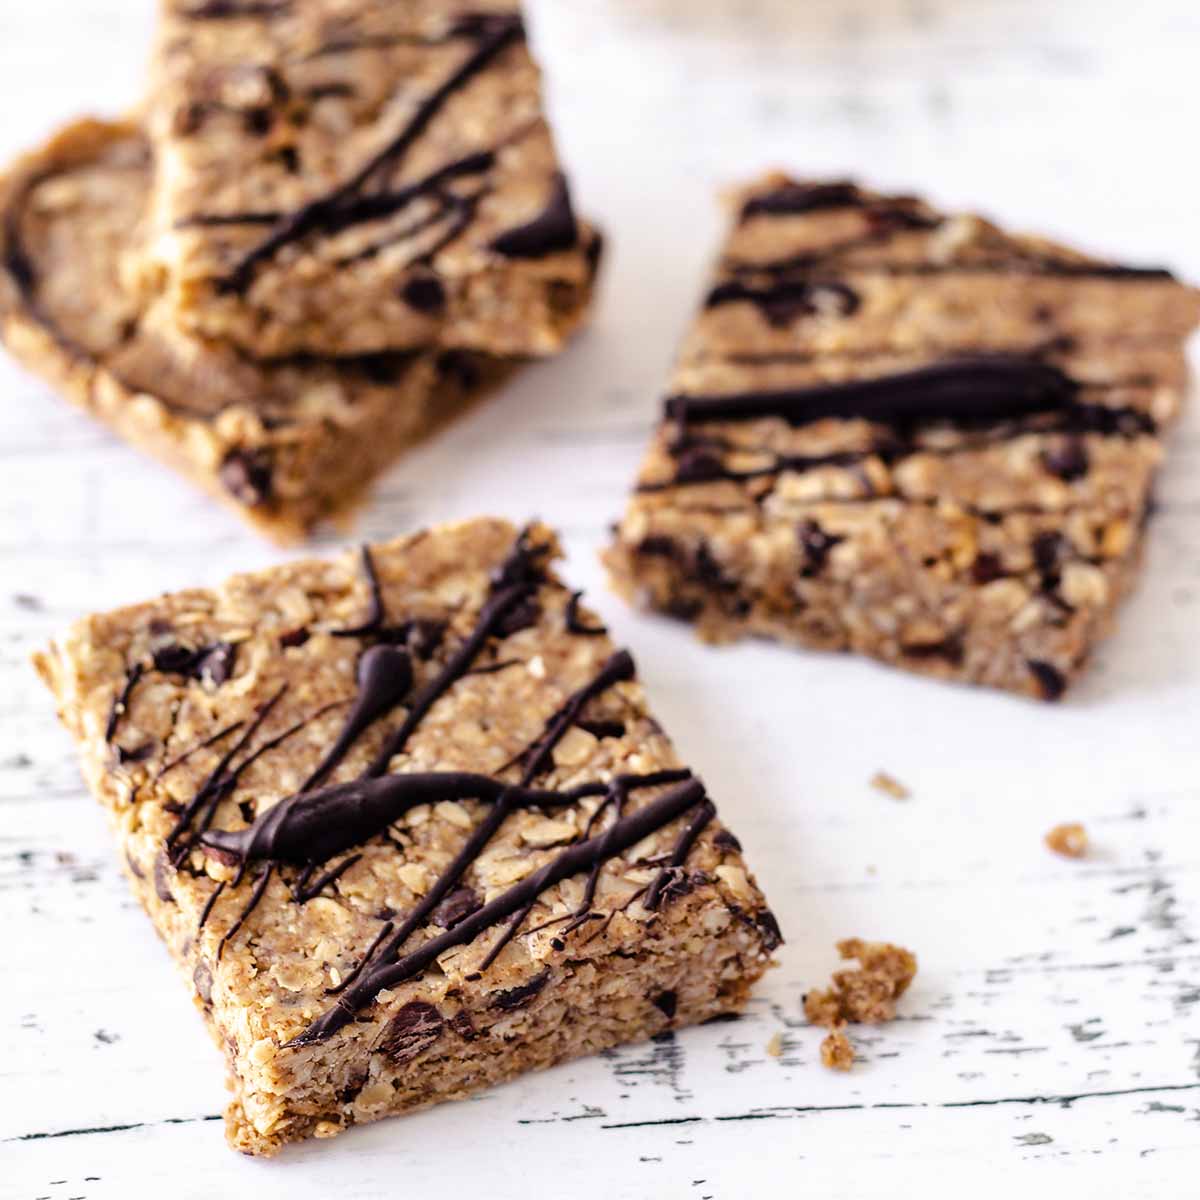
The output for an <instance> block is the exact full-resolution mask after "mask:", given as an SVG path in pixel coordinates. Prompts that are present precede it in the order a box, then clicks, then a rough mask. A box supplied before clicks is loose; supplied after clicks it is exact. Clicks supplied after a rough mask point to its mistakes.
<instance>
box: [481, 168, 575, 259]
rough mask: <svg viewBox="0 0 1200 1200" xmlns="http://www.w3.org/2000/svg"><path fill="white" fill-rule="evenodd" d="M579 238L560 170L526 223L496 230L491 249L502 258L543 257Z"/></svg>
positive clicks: (570, 245)
mask: <svg viewBox="0 0 1200 1200" xmlns="http://www.w3.org/2000/svg"><path fill="white" fill-rule="evenodd" d="M578 241H579V224H578V222H577V221H576V220H575V211H574V209H573V208H572V207H571V191H570V188H569V187H568V186H567V177H566V176H565V175H563V174H562V172H561V171H560V172H559V173H557V174H556V175H555V176H554V181H553V183H552V185H551V190H550V199H549V200H547V201H546V207H545V208H543V209H542V211H541V212H540V213H538V215H537V216H536V217H534V218H533V220H532V221H530V222H528V224H525V225H520V226H518V227H517V228H516V229H510V230H508V231H507V232H506V233H502V234H500V236H499V237H497V238H496V239H495V240H494V241H493V242H492V249H493V250H495V251H496V252H497V253H498V254H503V255H504V256H505V258H545V257H546V255H548V254H554V253H555V252H557V251H559V250H570V249H571V248H572V247H573V246H574V245H575V244H576V242H578Z"/></svg>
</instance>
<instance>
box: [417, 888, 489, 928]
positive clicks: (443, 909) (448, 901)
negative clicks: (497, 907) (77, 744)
mask: <svg viewBox="0 0 1200 1200" xmlns="http://www.w3.org/2000/svg"><path fill="white" fill-rule="evenodd" d="M482 904H483V901H482V900H480V898H479V897H478V896H477V895H476V894H475V892H474V890H473V889H472V888H469V887H460V888H456V889H455V890H454V891H452V892H451V893H450V894H449V895H448V896H447V897H446V898H445V899H444V900H443V901H442V902H441V904H439V905H438V906H437V908H435V909H434V910H433V912H432V913H431V914H430V917H429V919H430V920H431V921H432V922H433V924H435V925H437V926H438V927H439V928H441V929H453V928H454V926H455V925H457V924H458V923H459V922H460V921H462V920H465V919H466V918H467V917H469V916H470V915H471V914H472V913H473V912H475V911H476V910H478V909H479V908H480V907H481V906H482Z"/></svg>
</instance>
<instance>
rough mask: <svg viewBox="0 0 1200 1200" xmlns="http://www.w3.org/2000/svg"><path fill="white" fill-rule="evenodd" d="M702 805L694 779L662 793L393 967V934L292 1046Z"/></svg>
mask: <svg viewBox="0 0 1200 1200" xmlns="http://www.w3.org/2000/svg"><path fill="white" fill-rule="evenodd" d="M703 802H704V787H703V785H702V784H701V783H700V782H699V780H696V779H689V780H687V781H686V782H684V783H681V784H679V785H677V786H676V787H673V788H671V789H670V790H669V791H666V792H663V793H662V794H661V795H659V796H656V797H655V798H654V799H653V800H650V801H649V802H648V803H646V804H645V805H643V806H642V807H641V808H639V809H637V810H636V811H634V812H632V813H629V814H627V815H625V816H623V817H621V818H620V820H618V821H617V822H615V824H614V825H612V826H611V827H610V828H609V829H607V830H605V831H604V833H602V834H598V835H596V836H595V837H591V838H588V839H587V840H586V841H582V842H576V843H573V844H572V845H569V846H566V847H564V848H563V849H562V850H560V851H559V852H558V853H557V854H556V855H555V856H554V857H553V858H551V859H550V860H549V861H548V862H547V863H545V864H544V865H543V866H542V867H539V868H538V869H537V870H536V871H534V872H532V874H530V875H527V876H526V877H525V878H524V879H522V880H520V881H519V882H518V883H515V884H513V886H512V887H510V888H508V889H507V890H505V891H504V892H502V893H501V894H500V895H499V896H496V897H495V898H493V899H492V900H490V901H489V902H488V903H487V904H484V905H483V906H482V907H481V908H479V909H477V910H476V911H475V912H474V913H472V914H471V915H470V916H469V917H465V918H464V919H463V920H462V921H460V922H459V923H458V924H457V925H455V926H453V928H451V929H447V930H445V931H443V932H442V933H440V934H437V935H435V936H434V937H431V938H429V939H428V940H427V941H425V942H424V943H422V944H421V945H420V946H419V947H418V948H417V949H415V950H413V951H412V952H410V953H409V954H406V955H404V956H403V957H401V958H398V959H396V960H395V961H394V962H388V961H387V959H388V955H387V954H386V952H385V951H386V948H387V946H390V945H392V944H393V943H397V940H398V939H397V935H396V934H393V936H392V937H391V938H390V939H389V940H388V943H387V946H385V947H383V948H381V949H380V951H379V952H377V955H376V963H375V965H374V966H373V967H370V968H368V969H367V970H366V971H365V972H363V974H362V976H361V978H360V979H359V980H358V981H357V982H356V983H355V984H354V986H353V987H351V988H349V989H347V990H346V991H345V992H344V993H343V994H342V995H341V996H340V997H339V999H338V1001H337V1003H336V1004H335V1005H334V1006H333V1007H332V1008H330V1009H329V1010H328V1011H327V1012H326V1013H325V1014H324V1015H323V1016H321V1017H319V1018H318V1019H317V1020H316V1021H314V1022H313V1023H312V1025H310V1026H309V1028H308V1029H306V1030H305V1031H304V1033H302V1034H301V1035H300V1036H299V1037H297V1038H294V1039H293V1040H292V1041H291V1042H289V1043H288V1045H289V1046H292V1047H296V1046H306V1045H311V1044H313V1043H315V1042H320V1041H324V1040H325V1039H326V1038H329V1037H332V1036H333V1035H334V1034H335V1033H337V1032H338V1031H339V1030H340V1029H343V1028H345V1026H346V1025H348V1024H349V1023H350V1022H351V1021H352V1020H353V1019H354V1016H355V1014H356V1013H357V1012H358V1011H359V1009H360V1008H362V1007H364V1006H365V1005H366V1004H369V1003H370V1002H371V1000H373V999H374V997H375V995H376V994H377V993H378V992H380V991H381V990H382V989H384V988H389V987H395V986H396V985H397V984H400V983H403V982H404V981H405V980H406V979H411V978H413V976H415V975H418V974H420V973H421V972H422V971H424V970H425V968H426V967H428V966H429V965H430V964H431V963H433V962H434V961H435V960H436V959H437V958H438V956H439V955H441V954H443V953H445V951H447V950H450V949H453V948H454V947H455V946H464V945H467V944H468V943H470V942H473V941H474V940H475V939H476V938H477V937H478V936H479V935H480V934H481V933H484V932H485V931H486V930H488V929H490V928H491V927H492V926H493V925H497V924H499V923H500V922H501V921H504V920H506V919H507V918H509V917H511V916H514V915H515V914H516V913H518V912H521V911H523V910H525V909H526V908H527V906H529V905H530V903H531V902H533V901H536V900H537V898H538V897H539V896H540V895H541V894H542V893H543V892H544V891H546V890H547V889H548V888H551V887H553V886H555V884H558V883H561V882H562V881H563V880H565V879H570V878H571V876H573V875H578V874H581V873H583V872H584V871H590V870H591V869H592V867H594V866H595V865H596V863H598V862H605V861H607V860H609V859H611V858H613V857H615V856H616V855H618V854H621V853H622V852H623V851H625V850H628V849H629V848H630V847H632V846H635V845H637V843H638V842H640V841H641V840H642V838H644V837H648V836H649V835H650V834H652V833H656V832H657V831H658V830H660V829H662V828H663V827H664V826H666V825H669V824H670V823H671V822H672V821H674V820H676V819H677V818H678V817H680V816H682V815H683V814H684V813H686V812H687V811H688V810H689V809H692V808H694V807H696V805H698V804H702V803H703ZM493 811H495V810H493ZM693 824H694V822H693ZM688 828H689V829H690V828H691V826H689V827H688ZM677 854H678V850H677V851H676V854H675V855H672V861H674V858H675V857H676V856H677ZM397 932H399V931H397Z"/></svg>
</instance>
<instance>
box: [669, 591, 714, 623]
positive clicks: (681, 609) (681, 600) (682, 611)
mask: <svg viewBox="0 0 1200 1200" xmlns="http://www.w3.org/2000/svg"><path fill="white" fill-rule="evenodd" d="M703 611H704V601H703V600H700V599H698V598H697V597H695V596H672V597H670V599H668V600H667V602H666V604H665V605H664V606H663V612H665V613H666V614H667V616H669V617H674V618H675V619H676V620H677V621H694V620H695V619H696V618H697V617H698V616H699V615H700V614H701V613H702V612H703Z"/></svg>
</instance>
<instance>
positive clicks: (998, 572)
mask: <svg viewBox="0 0 1200 1200" xmlns="http://www.w3.org/2000/svg"><path fill="white" fill-rule="evenodd" d="M971 578H972V579H973V580H974V581H975V582H976V583H979V584H984V583H993V582H994V581H995V580H997V579H1003V578H1004V564H1003V563H1002V562H1001V561H1000V556H999V555H998V554H977V555H976V556H975V561H974V562H973V563H972V564H971Z"/></svg>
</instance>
